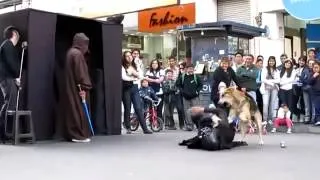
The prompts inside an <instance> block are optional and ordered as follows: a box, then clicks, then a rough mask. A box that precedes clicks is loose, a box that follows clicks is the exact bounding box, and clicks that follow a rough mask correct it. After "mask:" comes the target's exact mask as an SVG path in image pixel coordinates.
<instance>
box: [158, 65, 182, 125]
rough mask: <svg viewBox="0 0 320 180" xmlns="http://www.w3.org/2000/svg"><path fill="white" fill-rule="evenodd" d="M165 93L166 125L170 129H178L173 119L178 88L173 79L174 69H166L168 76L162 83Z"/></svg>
mask: <svg viewBox="0 0 320 180" xmlns="http://www.w3.org/2000/svg"><path fill="white" fill-rule="evenodd" d="M162 89H163V94H164V97H163V98H164V99H163V103H164V118H165V126H166V128H167V129H169V130H176V129H177V128H176V127H175V123H174V119H173V110H174V108H175V104H176V103H175V101H176V100H177V94H178V89H177V87H176V85H175V80H174V79H173V71H172V70H170V69H168V70H167V71H166V78H165V81H164V82H163V85H162Z"/></svg>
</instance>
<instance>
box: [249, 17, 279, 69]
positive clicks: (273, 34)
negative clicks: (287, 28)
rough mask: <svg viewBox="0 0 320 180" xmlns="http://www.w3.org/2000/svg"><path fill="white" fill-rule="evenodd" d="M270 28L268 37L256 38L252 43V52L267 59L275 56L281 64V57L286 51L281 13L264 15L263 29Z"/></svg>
mask: <svg viewBox="0 0 320 180" xmlns="http://www.w3.org/2000/svg"><path fill="white" fill-rule="evenodd" d="M265 25H267V26H268V27H269V36H268V37H256V38H254V39H253V40H251V41H250V52H251V53H252V54H253V55H255V56H257V55H263V56H264V57H265V59H267V58H268V57H269V56H275V57H276V59H277V63H278V61H279V63H280V59H279V57H280V55H281V54H283V53H284V52H285V50H284V25H283V14H282V13H281V12H272V13H263V14H262V28H264V27H265Z"/></svg>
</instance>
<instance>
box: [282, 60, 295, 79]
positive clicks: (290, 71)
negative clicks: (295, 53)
mask: <svg viewBox="0 0 320 180" xmlns="http://www.w3.org/2000/svg"><path fill="white" fill-rule="evenodd" d="M287 62H289V63H290V64H291V67H290V68H289V69H288V70H287V69H286V67H285V66H286V65H285V64H286V63H287ZM292 71H293V63H292V61H291V60H290V59H287V60H286V61H285V62H284V66H283V67H282V69H281V72H280V77H282V76H283V75H284V73H285V72H287V77H290V76H291V73H292Z"/></svg>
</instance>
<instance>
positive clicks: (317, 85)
mask: <svg viewBox="0 0 320 180" xmlns="http://www.w3.org/2000/svg"><path fill="white" fill-rule="evenodd" d="M319 74H320V63H319V62H315V64H314V65H313V74H312V75H311V77H310V79H309V83H310V85H311V90H312V103H313V106H314V117H315V118H314V125H316V126H320V76H319Z"/></svg>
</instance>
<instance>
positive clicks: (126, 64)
mask: <svg viewBox="0 0 320 180" xmlns="http://www.w3.org/2000/svg"><path fill="white" fill-rule="evenodd" d="M127 53H130V54H131V52H130V51H124V52H123V54H122V60H121V61H122V66H123V67H124V68H125V69H127V68H128V67H129V66H130V65H129V64H128V62H127V60H126V54H127ZM131 66H132V67H133V68H134V69H135V70H137V66H136V63H134V61H132V62H131Z"/></svg>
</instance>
